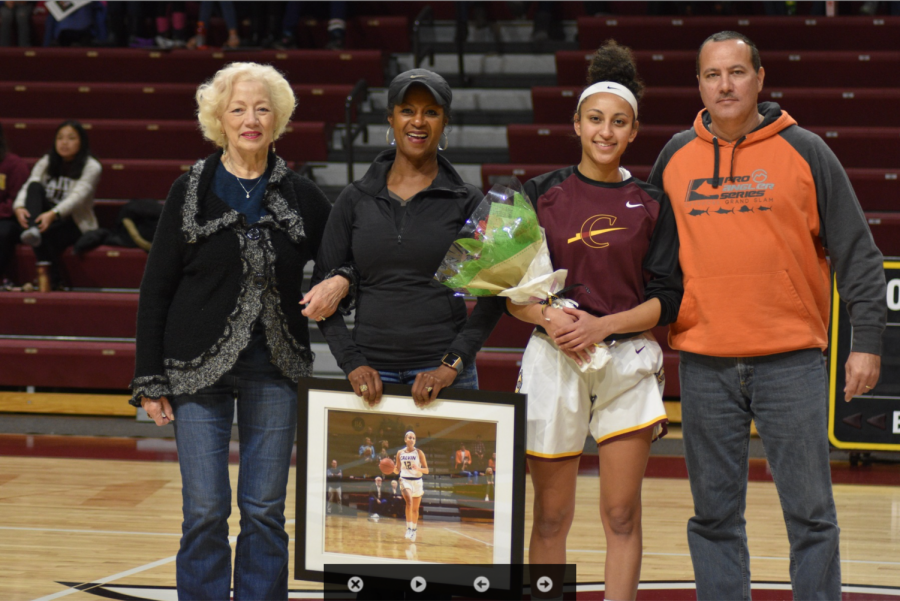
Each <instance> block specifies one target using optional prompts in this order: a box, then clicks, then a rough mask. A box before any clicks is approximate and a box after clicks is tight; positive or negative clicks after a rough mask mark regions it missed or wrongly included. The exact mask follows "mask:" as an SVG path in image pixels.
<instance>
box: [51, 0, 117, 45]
mask: <svg viewBox="0 0 900 601" xmlns="http://www.w3.org/2000/svg"><path fill="white" fill-rule="evenodd" d="M62 4H64V3H60V5H62ZM48 8H49V7H48ZM63 10H68V8H65V7H63ZM106 39H107V33H106V6H104V3H103V2H90V3H88V4H85V5H84V6H81V7H80V8H77V9H75V10H74V11H72V12H71V13H68V12H67V13H65V16H64V17H63V18H62V19H61V20H59V21H57V20H56V18H55V17H54V16H53V11H52V10H48V12H47V20H46V21H45V23H44V46H90V45H92V44H94V43H95V41H97V40H106Z"/></svg>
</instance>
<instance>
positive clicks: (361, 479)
mask: <svg viewBox="0 0 900 601" xmlns="http://www.w3.org/2000/svg"><path fill="white" fill-rule="evenodd" d="M386 417H389V418H390V419H391V421H392V423H394V424H396V425H397V427H396V428H392V431H391V432H389V433H383V432H380V431H376V432H375V433H374V434H375V436H376V437H377V438H378V439H379V440H378V445H379V446H381V444H382V440H383V441H384V442H386V443H387V444H386V446H384V447H383V450H386V451H387V456H386V457H383V458H381V459H379V460H377V461H376V462H368V463H367V462H366V461H365V459H364V458H363V457H361V456H360V455H359V453H357V448H358V446H359V443H358V442H357V441H359V440H360V435H361V434H366V433H368V428H369V423H372V424H375V425H377V424H379V423H380V422H381V421H384V420H385V418H386ZM376 420H378V421H376ZM325 430H326V432H325V433H326V435H327V441H328V442H327V444H326V446H325V453H326V456H327V457H329V458H331V459H334V460H336V461H337V463H338V465H339V466H340V467H341V469H342V470H343V481H342V482H341V486H342V492H343V495H342V499H341V503H340V505H339V506H337V507H335V504H334V503H332V504H331V506H330V507H331V512H328V511H327V509H328V507H324V508H323V509H324V510H323V512H322V513H323V517H324V528H323V530H322V534H323V537H324V540H323V542H324V546H323V549H324V550H325V551H326V552H328V553H339V554H344V555H347V554H349V555H355V556H365V557H378V558H383V559H389V560H401V561H425V562H433V563H486V564H490V563H494V558H493V556H494V551H493V546H492V545H493V544H494V542H495V541H494V539H495V536H496V531H495V527H494V498H493V496H490V497H489V498H487V499H485V488H484V486H483V484H481V483H475V482H469V481H468V480H467V479H466V478H465V477H460V476H459V473H458V470H456V469H455V458H456V449H458V448H459V446H460V445H461V444H462V445H465V446H467V447H468V446H471V445H473V444H474V442H475V439H476V436H479V435H480V436H481V439H482V441H483V444H484V446H485V448H486V449H487V450H488V452H489V453H492V452H494V450H495V449H496V448H497V424H496V423H495V422H490V421H473V420H469V419H455V418H449V419H448V418H439V417H433V416H424V415H422V414H420V413H418V412H415V413H411V414H408V413H395V414H389V415H386V414H385V413H384V412H379V413H378V415H377V417H374V416H373V415H372V413H371V412H370V411H369V410H365V411H352V410H351V411H345V410H329V411H328V414H327V419H326V428H325ZM382 437H384V438H383V439H382ZM373 468H374V471H373ZM379 480H380V482H379ZM326 484H327V482H326ZM379 485H380V486H381V487H383V488H382V490H383V491H384V492H383V493H382V497H383V498H384V500H385V503H384V504H378V505H375V504H373V503H372V502H371V501H372V497H373V494H372V490H373V487H377V486H379ZM507 485H508V483H507ZM394 490H396V500H394V499H393V494H394V493H393V491H394Z"/></svg>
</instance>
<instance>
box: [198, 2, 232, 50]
mask: <svg viewBox="0 0 900 601" xmlns="http://www.w3.org/2000/svg"><path fill="white" fill-rule="evenodd" d="M216 4H218V5H219V8H220V9H221V11H222V18H223V19H225V26H226V27H227V28H228V40H227V41H226V42H225V45H224V46H223V49H224V50H236V49H237V48H238V47H240V45H241V37H240V36H239V35H238V20H237V13H235V11H234V2H232V1H229V0H222V1H221V2H218V3H216V2H213V1H212V0H204V1H203V2H201V3H200V18H199V19H198V20H197V34H196V35H195V36H194V37H192V38H191V39H190V40H188V43H187V47H188V48H190V49H192V50H194V49H196V50H206V49H207V48H209V46H208V44H207V42H208V40H207V29H208V28H209V20H210V19H211V18H212V15H213V10H214V9H215V5H216Z"/></svg>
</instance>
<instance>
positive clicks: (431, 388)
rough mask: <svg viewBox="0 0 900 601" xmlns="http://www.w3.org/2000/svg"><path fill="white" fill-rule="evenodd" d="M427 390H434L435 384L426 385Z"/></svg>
mask: <svg viewBox="0 0 900 601" xmlns="http://www.w3.org/2000/svg"><path fill="white" fill-rule="evenodd" d="M425 390H426V391H427V392H431V391H432V390H434V386H426V387H425Z"/></svg>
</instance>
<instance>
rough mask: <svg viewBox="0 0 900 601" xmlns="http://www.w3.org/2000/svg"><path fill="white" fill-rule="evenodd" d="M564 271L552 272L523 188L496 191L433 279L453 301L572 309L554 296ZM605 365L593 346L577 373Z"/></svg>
mask: <svg viewBox="0 0 900 601" xmlns="http://www.w3.org/2000/svg"><path fill="white" fill-rule="evenodd" d="M567 275H568V271H567V270H565V269H558V270H554V269H553V263H552V262H551V260H550V251H549V249H548V248H547V240H546V236H545V235H544V229H543V228H542V227H541V226H540V224H539V223H538V219H537V213H536V212H535V210H534V206H533V205H532V203H531V201H530V199H529V198H528V196H526V195H525V193H524V191H523V189H522V184H521V183H519V181H518V180H517V179H516V178H513V179H512V181H511V182H510V184H509V185H508V186H502V185H499V184H498V185H495V186H494V187H493V188H491V190H490V191H489V192H488V193H487V194H486V195H485V197H484V199H482V201H481V202H480V203H479V204H478V206H477V207H476V208H475V211H474V212H473V213H472V215H471V217H469V219H468V220H467V221H466V223H465V225H464V226H463V227H462V229H461V230H460V232H459V237H458V238H457V239H456V240H455V241H454V242H453V244H452V245H451V246H450V250H449V251H447V254H446V256H445V257H444V260H443V261H442V262H441V265H440V267H439V268H438V270H437V272H436V273H435V274H434V279H435V280H437V281H438V282H440V283H441V284H443V285H445V286H447V287H448V288H451V289H452V290H453V291H454V292H456V294H458V295H468V296H504V297H507V298H509V299H510V300H511V301H512V302H513V303H515V304H517V305H525V304H531V303H536V302H540V303H545V304H549V305H550V306H552V307H556V308H562V307H573V308H574V307H577V306H578V303H577V302H575V301H574V300H572V299H567V298H562V297H560V296H557V294H558V293H559V292H560V291H562V290H563V288H564V287H565V282H566V276H567ZM608 361H609V352H608V350H607V347H606V345H605V344H602V343H601V344H598V345H597V348H596V349H594V353H593V354H592V356H591V361H590V362H589V363H584V364H582V365H581V366H579V368H580V369H581V371H597V370H599V369H602V368H603V367H604V366H605V365H606V363H607V362H608Z"/></svg>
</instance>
